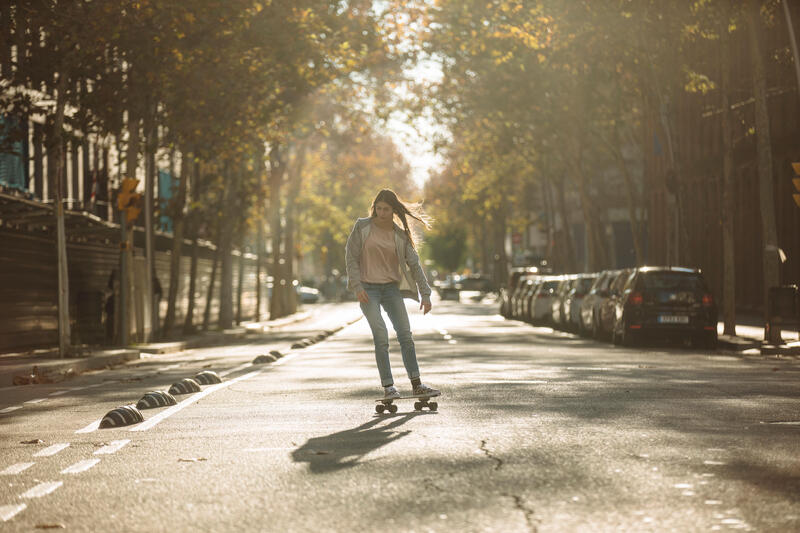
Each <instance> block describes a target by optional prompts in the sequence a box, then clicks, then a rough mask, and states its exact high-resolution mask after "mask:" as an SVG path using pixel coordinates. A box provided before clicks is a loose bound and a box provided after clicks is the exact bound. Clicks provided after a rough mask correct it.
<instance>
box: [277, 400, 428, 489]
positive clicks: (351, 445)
mask: <svg viewBox="0 0 800 533" xmlns="http://www.w3.org/2000/svg"><path fill="white" fill-rule="evenodd" d="M418 415H419V414H418V413H407V414H404V415H401V416H398V417H396V418H393V419H391V422H389V423H388V424H383V425H380V423H381V422H383V421H385V420H387V418H386V417H376V418H374V419H372V420H370V421H369V422H365V423H364V424H361V425H360V426H358V427H355V428H353V429H348V430H345V431H337V432H336V433H331V434H330V435H325V436H322V437H313V438H310V439H308V440H307V441H306V443H305V444H303V445H302V446H300V447H299V448H297V449H296V450H295V451H293V452H292V460H293V461H294V462H296V463H308V467H309V470H310V471H311V473H312V474H326V473H328V472H335V471H337V470H341V469H343V468H351V467H354V466H356V465H358V464H359V463H360V462H361V460H362V459H363V458H364V456H365V455H367V454H368V453H370V452H373V451H375V450H377V449H378V448H380V447H381V446H385V445H387V444H389V443H391V442H394V441H396V440H398V439H401V438H403V437H405V436H406V435H408V434H410V433H411V430H406V431H394V430H395V429H396V428H398V427H400V426H402V425H403V424H405V423H406V422H408V421H409V420H411V419H412V418H414V417H415V416H418Z"/></svg>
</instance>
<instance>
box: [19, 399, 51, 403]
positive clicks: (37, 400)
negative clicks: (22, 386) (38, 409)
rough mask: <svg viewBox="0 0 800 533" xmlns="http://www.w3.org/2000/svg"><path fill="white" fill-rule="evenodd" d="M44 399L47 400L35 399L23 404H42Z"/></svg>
mask: <svg viewBox="0 0 800 533" xmlns="http://www.w3.org/2000/svg"><path fill="white" fill-rule="evenodd" d="M46 399H47V398H36V399H35V400H28V401H27V402H24V403H25V404H34V403H42V402H43V401H45V400H46Z"/></svg>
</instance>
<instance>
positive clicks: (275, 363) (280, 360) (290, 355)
mask: <svg viewBox="0 0 800 533" xmlns="http://www.w3.org/2000/svg"><path fill="white" fill-rule="evenodd" d="M311 348H314V347H313V346H312V347H311ZM310 351H313V350H312V349H307V350H306V352H310ZM298 353H299V352H294V353H290V354H289V355H287V356H285V357H282V358H280V359H278V360H277V361H275V362H274V363H272V364H271V365H270V367H275V366H280V365H282V364H284V363H286V362H288V361H291V360H292V359H294V358H295V357H297V354H298Z"/></svg>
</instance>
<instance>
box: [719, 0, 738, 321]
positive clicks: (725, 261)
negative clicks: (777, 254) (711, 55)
mask: <svg viewBox="0 0 800 533" xmlns="http://www.w3.org/2000/svg"><path fill="white" fill-rule="evenodd" d="M724 5H725V6H726V7H727V8H728V11H729V7H730V4H729V3H728V2H726V3H725V4H724ZM729 15H730V14H729V13H727V12H726V13H725V14H724V16H723V17H721V20H722V24H720V35H721V40H720V65H721V69H722V78H721V81H722V83H721V87H720V95H721V97H722V116H721V119H722V319H723V321H724V323H725V331H724V333H725V335H736V249H735V246H736V240H735V237H734V216H735V214H736V183H735V181H734V159H733V149H734V146H733V122H732V120H731V104H730V98H729V94H730V88H731V72H730V66H731V62H730V41H731V40H730V35H729V33H728V20H729Z"/></svg>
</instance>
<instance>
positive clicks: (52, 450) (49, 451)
mask: <svg viewBox="0 0 800 533" xmlns="http://www.w3.org/2000/svg"><path fill="white" fill-rule="evenodd" d="M64 448H69V442H59V443H58V444H53V445H52V446H48V447H47V448H44V449H42V450H39V451H38V452H36V453H35V454H33V456H34V457H50V456H51V455H55V454H57V453H58V452H60V451H61V450H63V449H64Z"/></svg>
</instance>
